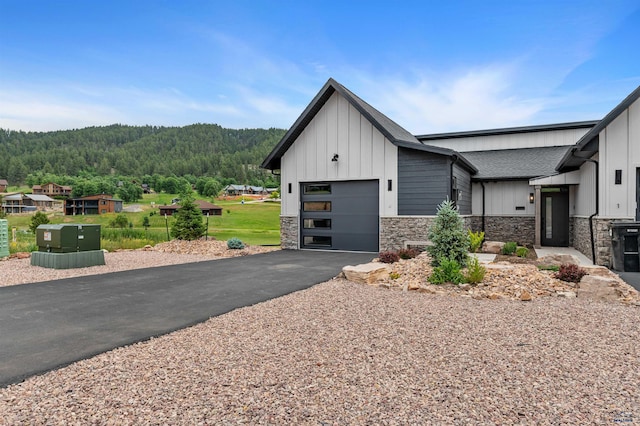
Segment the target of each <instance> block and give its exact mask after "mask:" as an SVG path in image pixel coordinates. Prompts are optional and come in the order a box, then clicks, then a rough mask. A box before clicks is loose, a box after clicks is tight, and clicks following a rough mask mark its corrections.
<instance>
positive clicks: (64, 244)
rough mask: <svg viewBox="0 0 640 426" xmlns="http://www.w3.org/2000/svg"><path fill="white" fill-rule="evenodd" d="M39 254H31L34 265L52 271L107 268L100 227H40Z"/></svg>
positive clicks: (68, 224)
mask: <svg viewBox="0 0 640 426" xmlns="http://www.w3.org/2000/svg"><path fill="white" fill-rule="evenodd" d="M36 244H38V251H34V252H33V253H31V265H32V266H42V267H44V268H53V269H70V268H86V267H88V266H96V265H104V264H105V263H104V252H103V251H102V250H100V225H81V224H71V223H67V224H62V225H40V226H38V227H37V228H36Z"/></svg>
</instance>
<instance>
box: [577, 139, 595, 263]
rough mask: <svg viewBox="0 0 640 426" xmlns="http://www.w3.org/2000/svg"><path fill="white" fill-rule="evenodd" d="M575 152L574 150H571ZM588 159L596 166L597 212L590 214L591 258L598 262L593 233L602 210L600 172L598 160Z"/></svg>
mask: <svg viewBox="0 0 640 426" xmlns="http://www.w3.org/2000/svg"><path fill="white" fill-rule="evenodd" d="M571 154H573V151H571ZM585 160H586V161H589V162H590V163H593V164H594V165H595V167H596V212H595V213H594V214H592V215H591V216H589V235H590V236H591V258H592V259H593V264H594V265H595V264H596V241H595V238H594V235H593V218H594V216H597V215H598V213H599V212H600V197H599V194H600V192H599V189H600V173H599V170H598V161H596V160H592V159H591V158H585Z"/></svg>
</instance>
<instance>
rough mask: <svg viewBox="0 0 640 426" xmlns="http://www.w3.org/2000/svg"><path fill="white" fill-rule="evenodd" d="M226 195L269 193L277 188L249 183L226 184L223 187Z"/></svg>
mask: <svg viewBox="0 0 640 426" xmlns="http://www.w3.org/2000/svg"><path fill="white" fill-rule="evenodd" d="M222 190H223V191H224V193H225V194H226V195H269V194H271V193H272V192H274V191H277V190H278V188H264V187H262V186H251V185H235V184H231V185H227V186H225V187H224V188H223V189H222Z"/></svg>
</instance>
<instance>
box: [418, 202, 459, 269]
mask: <svg viewBox="0 0 640 426" xmlns="http://www.w3.org/2000/svg"><path fill="white" fill-rule="evenodd" d="M428 237H429V240H430V241H431V242H432V243H433V245H431V246H429V247H428V248H427V251H428V252H429V255H430V256H431V259H432V264H433V266H439V265H440V262H441V261H442V260H444V259H448V260H455V261H456V263H457V264H458V265H459V266H460V267H464V266H466V264H467V257H468V252H469V235H468V233H467V231H466V230H465V228H464V223H463V222H462V218H461V217H460V214H459V213H458V209H457V207H456V206H455V205H454V204H453V202H452V201H450V200H445V201H443V202H442V203H441V204H440V205H439V206H438V213H437V216H436V218H435V220H434V222H433V224H432V225H431V227H430V228H429V233H428Z"/></svg>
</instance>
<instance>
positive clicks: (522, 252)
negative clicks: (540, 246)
mask: <svg viewBox="0 0 640 426" xmlns="http://www.w3.org/2000/svg"><path fill="white" fill-rule="evenodd" d="M528 254H529V249H528V248H526V247H518V248H517V249H516V256H518V257H522V258H525V257H527V255H528Z"/></svg>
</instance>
